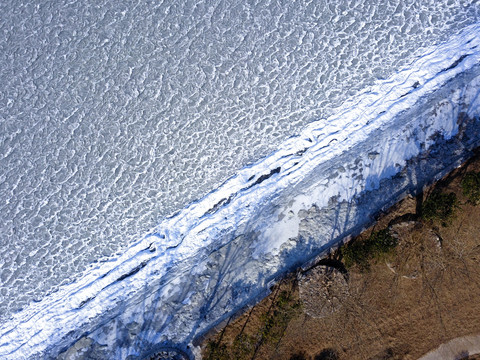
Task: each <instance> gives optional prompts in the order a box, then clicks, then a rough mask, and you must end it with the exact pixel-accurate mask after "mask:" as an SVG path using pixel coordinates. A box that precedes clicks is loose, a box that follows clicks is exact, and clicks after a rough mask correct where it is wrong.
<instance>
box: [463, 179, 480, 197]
mask: <svg viewBox="0 0 480 360" xmlns="http://www.w3.org/2000/svg"><path fill="white" fill-rule="evenodd" d="M462 190H463V195H465V196H466V197H467V198H468V201H469V202H470V203H472V204H474V205H478V204H480V172H474V171H469V172H467V173H466V174H465V176H464V178H463V179H462Z"/></svg>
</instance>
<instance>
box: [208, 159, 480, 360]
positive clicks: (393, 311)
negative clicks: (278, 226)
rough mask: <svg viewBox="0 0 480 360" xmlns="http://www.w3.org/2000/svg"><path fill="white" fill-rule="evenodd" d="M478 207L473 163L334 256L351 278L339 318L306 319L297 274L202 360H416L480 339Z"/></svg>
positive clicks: (478, 176) (216, 338) (215, 341)
mask: <svg viewBox="0 0 480 360" xmlns="http://www.w3.org/2000/svg"><path fill="white" fill-rule="evenodd" d="M479 202H480V159H479V157H477V158H476V159H474V160H472V161H470V162H468V163H467V164H465V165H464V166H463V167H462V168H459V169H457V170H455V171H454V172H453V173H452V174H450V175H449V176H447V177H446V178H445V179H443V180H441V181H439V182H438V183H437V184H435V185H434V186H433V187H432V188H431V189H429V190H428V191H426V192H425V194H422V195H421V196H419V197H418V198H417V199H412V198H407V199H405V200H404V201H402V202H401V203H399V204H397V206H395V207H394V209H392V210H391V211H390V212H389V213H388V214H386V215H385V216H383V217H382V219H380V220H379V221H378V223H377V224H376V225H375V227H374V228H372V229H369V230H367V231H365V232H364V233H363V234H361V235H360V236H359V237H358V238H357V239H354V240H353V241H352V242H351V243H350V244H348V245H346V246H344V247H343V248H341V249H340V250H339V251H337V252H336V253H334V254H331V255H330V261H329V263H331V264H332V263H333V264H335V263H336V262H337V263H338V264H340V267H342V270H344V269H345V268H346V269H347V270H348V271H347V272H346V273H345V279H346V281H347V283H348V294H347V295H346V296H345V297H344V298H342V306H340V307H338V309H337V308H335V309H336V310H335V312H334V313H332V314H330V315H328V316H326V317H322V318H313V317H311V316H309V315H307V314H306V312H305V311H304V309H303V305H302V304H303V302H302V300H301V299H300V297H299V289H298V279H299V278H300V276H301V274H299V273H297V274H291V275H290V276H289V277H288V278H286V279H284V280H283V281H282V282H281V283H280V284H278V285H277V286H276V287H275V289H274V290H273V292H272V294H271V295H270V296H269V297H267V298H266V299H264V300H263V301H262V302H260V303H259V304H257V305H256V306H254V307H253V308H252V309H250V310H249V311H248V312H247V313H245V314H243V315H241V316H240V317H238V318H236V319H235V320H234V321H231V322H230V323H229V325H228V326H227V327H226V328H224V329H223V330H222V331H221V332H220V333H218V334H214V335H212V336H211V337H210V339H208V340H207V341H206V342H205V344H204V353H203V356H204V359H210V360H214V359H286V360H293V359H299V360H300V359H308V360H320V359H324V360H325V359H370V360H374V359H376V360H381V359H417V358H419V357H420V356H422V355H423V354H425V353H427V352H428V351H430V350H432V349H434V348H436V347H437V346H439V345H440V344H442V343H444V342H446V341H448V340H450V339H453V338H456V337H459V336H464V335H468V334H477V333H479V332H480V270H479V269H480V268H479V265H480V226H479V224H480V206H479ZM406 219H408V221H407V220H406ZM344 265H346V266H345V267H343V266H344ZM305 276H308V275H305ZM304 300H305V299H304ZM467 355H468V354H467ZM460 358H461V356H460ZM471 358H474V357H471Z"/></svg>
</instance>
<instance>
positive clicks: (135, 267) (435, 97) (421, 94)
mask: <svg viewBox="0 0 480 360" xmlns="http://www.w3.org/2000/svg"><path fill="white" fill-rule="evenodd" d="M479 145H480V22H479V23H477V24H473V25H471V26H467V27H465V28H464V29H463V30H462V31H461V32H460V33H459V34H457V35H451V36H450V38H449V39H448V41H447V42H445V43H443V44H441V45H435V46H431V47H429V48H428V49H426V50H425V52H424V53H423V54H422V55H421V56H419V57H418V58H417V59H416V60H415V61H414V62H412V63H411V64H409V66H407V67H404V68H402V69H399V70H398V72H396V73H395V74H393V75H392V76H390V77H389V78H387V79H385V80H381V81H377V82H376V83H375V84H374V85H372V86H371V87H368V88H366V89H364V90H363V91H362V92H361V93H360V94H358V96H356V97H354V98H351V99H349V100H348V101H346V102H344V103H343V104H342V106H340V107H339V108H338V109H337V112H336V113H335V114H334V115H332V116H330V117H329V118H327V119H326V120H319V121H316V122H312V123H310V124H309V125H308V126H307V127H305V128H304V129H303V130H302V131H301V132H300V134H299V135H298V136H295V137H291V138H289V139H288V140H286V141H284V142H283V143H282V144H281V145H280V146H279V147H278V149H277V150H276V151H275V152H273V153H272V154H270V155H269V156H267V157H265V158H263V159H261V160H259V161H257V162H256V163H254V164H252V165H251V166H247V167H244V168H243V169H241V170H240V171H238V172H237V173H236V174H235V175H234V176H232V177H231V178H229V179H228V180H227V181H226V182H224V183H223V184H222V185H221V186H220V187H218V188H217V189H216V190H215V191H212V192H210V193H209V194H208V195H207V196H205V197H203V198H202V199H201V200H199V201H197V202H194V203H192V204H190V205H189V206H187V207H185V208H184V209H182V210H181V211H180V212H178V213H177V214H176V215H175V216H172V217H169V218H166V219H164V220H162V221H161V222H160V223H159V224H158V226H157V227H156V228H155V229H153V230H152V231H151V232H150V233H148V234H144V235H143V236H141V237H139V238H138V240H137V241H135V242H132V243H131V244H130V245H129V246H128V248H127V249H126V250H125V251H124V252H123V253H122V254H121V255H119V256H118V257H112V258H110V259H109V261H107V262H104V263H102V264H97V265H96V266H95V267H92V268H91V269H90V270H89V271H88V272H87V273H86V274H85V275H84V276H83V277H82V278H81V279H79V280H77V281H76V282H74V283H72V284H70V285H67V286H65V287H62V288H61V289H60V290H59V291H58V292H56V293H54V294H52V295H50V296H48V297H45V298H44V299H43V300H41V301H39V302H37V303H33V304H31V305H30V306H28V307H27V308H26V309H25V310H24V311H21V312H19V313H17V314H15V315H14V316H13V317H12V318H11V319H10V320H9V321H8V322H6V323H4V324H1V325H0V357H2V358H5V359H12V360H13V359H15V360H17V359H24V358H29V359H30V358H31V359H45V358H46V359H50V358H57V355H59V354H60V357H59V359H87V358H88V359H128V360H133V359H138V358H140V359H142V358H143V356H145V355H147V354H148V352H149V351H151V350H154V349H155V347H156V346H159V345H162V346H172V345H175V346H178V347H180V348H181V349H182V350H184V351H191V350H192V348H193V346H195V345H196V344H198V339H199V338H200V337H201V336H202V334H203V333H204V332H205V331H207V330H208V329H211V327H212V326H214V325H215V324H216V323H218V321H220V320H222V319H225V318H228V317H229V316H230V315H231V314H232V313H234V312H235V311H236V310H238V309H239V307H241V306H243V305H245V304H246V303H249V302H251V301H252V300H254V299H255V298H258V296H261V295H262V294H264V292H265V290H266V289H268V284H269V283H270V281H272V280H273V279H275V277H276V276H278V275H279V274H281V273H283V272H285V271H286V270H288V269H290V268H292V267H293V266H296V265H297V266H298V265H299V264H302V263H304V262H305V261H307V260H308V259H309V258H311V257H312V256H313V255H314V254H318V253H319V252H320V251H321V250H322V249H326V248H328V247H330V246H332V245H335V244H336V242H338V241H339V240H340V239H342V238H343V237H344V236H345V235H349V234H351V233H354V232H358V231H359V230H360V229H361V227H362V226H365V224H367V223H370V222H371V221H372V214H374V213H375V212H377V211H379V210H381V209H383V208H385V206H389V205H391V204H393V203H394V202H395V201H396V200H398V199H399V198H401V197H402V196H404V195H405V194H406V193H409V192H410V193H415V192H416V191H419V189H420V190H421V188H422V186H423V185H424V184H425V183H427V182H429V181H431V180H432V179H433V178H438V177H439V176H441V175H443V174H445V172H447V171H449V170H451V169H452V168H453V167H455V166H457V165H459V164H460V163H461V162H462V161H463V160H464V159H465V158H466V156H468V153H469V152H470V151H471V149H473V148H474V147H476V146H479ZM187 346H190V348H188V347H187Z"/></svg>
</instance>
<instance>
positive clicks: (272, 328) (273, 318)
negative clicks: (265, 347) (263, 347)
mask: <svg viewBox="0 0 480 360" xmlns="http://www.w3.org/2000/svg"><path fill="white" fill-rule="evenodd" d="M300 309H301V304H300V302H299V301H296V300H295V299H294V298H293V296H292V294H291V293H289V292H287V291H285V290H283V291H281V292H280V293H279V295H278V297H277V299H276V301H275V305H274V306H273V308H272V311H271V312H270V313H269V314H264V315H263V316H262V321H263V324H264V325H263V328H262V330H261V335H262V338H263V340H264V342H265V343H270V344H275V343H277V342H278V341H280V339H281V338H282V336H283V333H284V332H285V329H286V328H287V326H288V323H289V322H290V320H291V319H292V318H294V317H295V316H296V315H297V314H299V313H300Z"/></svg>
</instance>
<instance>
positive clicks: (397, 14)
mask: <svg viewBox="0 0 480 360" xmlns="http://www.w3.org/2000/svg"><path fill="white" fill-rule="evenodd" d="M0 10H1V12H0V29H1V30H2V33H3V34H4V36H2V37H1V38H0V49H1V51H0V82H1V84H2V85H3V86H2V89H1V90H0V146H1V149H2V150H1V152H0V169H1V170H0V216H1V218H2V222H1V224H0V234H1V235H0V243H1V245H2V246H1V247H0V314H2V315H0V317H1V319H2V320H4V321H5V322H6V319H7V318H8V317H9V316H10V315H11V314H13V313H15V312H18V311H19V310H20V309H22V308H25V307H26V306H27V305H28V304H29V303H31V302H32V301H35V302H38V301H40V300H41V299H42V298H43V297H44V296H45V294H47V293H50V292H52V291H55V290H57V289H58V288H59V287H60V286H61V285H62V284H66V283H69V282H71V281H72V280H73V279H74V278H75V277H76V276H78V275H79V274H80V273H82V272H83V271H84V270H85V269H86V268H87V267H88V266H89V265H90V264H92V263H95V262H98V261H100V262H102V261H104V260H106V259H107V258H108V257H110V256H112V255H114V254H120V253H121V252H122V250H124V249H126V247H127V246H128V245H129V244H131V243H132V241H133V240H137V239H138V238H140V237H141V236H142V235H143V234H145V233H147V232H148V231H149V230H151V229H152V228H154V227H155V226H156V225H158V224H159V223H160V222H161V220H162V219H163V218H164V217H165V216H168V215H171V214H172V213H174V212H176V211H178V210H180V209H182V208H183V207H185V206H186V205H188V204H190V203H191V202H192V201H194V200H196V199H199V198H202V197H203V196H204V195H206V194H207V193H208V192H209V191H211V190H214V189H216V188H217V187H218V186H219V185H220V184H222V183H223V182H224V181H226V180H227V179H228V178H229V177H231V176H232V175H234V174H235V173H236V172H237V171H238V170H239V169H241V168H242V167H244V166H245V165H247V164H251V163H252V162H254V161H255V160H258V159H260V158H262V157H263V156H265V155H267V154H270V153H271V152H272V151H273V150H275V149H276V148H277V147H278V146H279V144H280V143H282V142H283V141H284V140H285V139H287V138H288V137H290V136H292V135H295V134H298V133H300V131H301V130H302V129H303V128H304V127H305V126H306V125H307V124H309V123H310V122H312V121H313V120H320V121H321V119H327V118H329V117H330V118H331V116H332V115H334V114H336V110H337V109H338V108H339V107H340V105H341V104H342V103H344V102H345V101H346V100H347V99H352V98H355V95H356V94H358V93H359V92H360V91H362V90H363V89H365V88H366V87H367V86H369V85H372V84H373V83H374V82H375V81H376V80H381V79H387V78H389V77H390V76H391V75H392V74H395V73H396V71H397V70H398V69H400V68H402V67H405V66H407V65H408V64H410V63H411V62H412V61H413V60H414V59H416V58H418V57H419V56H420V55H421V54H423V53H424V52H425V48H426V47H428V46H433V45H435V44H438V43H440V42H442V41H445V40H446V39H447V38H448V37H449V36H450V35H452V34H453V33H457V32H459V31H460V30H461V29H463V28H465V27H466V26H467V25H469V24H471V23H474V22H478V21H479V20H480V5H479V4H478V3H477V2H476V1H457V2H453V1H446V0H445V1H433V0H432V1H402V2H401V5H398V4H397V3H394V2H392V3H385V2H382V1H377V2H376V3H374V2H372V1H349V2H346V1H345V2H342V1H337V2H335V4H332V3H331V2H310V3H308V4H307V3H305V4H301V5H299V4H292V3H291V2H284V3H282V2H274V1H272V2H269V1H267V2H263V3H258V4H243V3H242V4H240V3H229V2H226V1H225V2H206V3H195V2H191V3H189V2H185V3H183V4H177V3H176V2H163V3H161V4H153V3H145V4H142V3H138V4H137V3H129V2H122V3H121V4H119V3H116V2H113V1H112V2H98V1H95V2H94V1H91V2H89V3H85V2H84V3H77V2H75V3H69V2H68V3H67V2H65V3H62V2H54V3H46V4H40V3H31V2H29V3H24V4H22V3H20V2H17V3H2V4H1V5H0ZM452 55H453V54H452ZM327 125H335V124H325V126H327Z"/></svg>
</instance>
